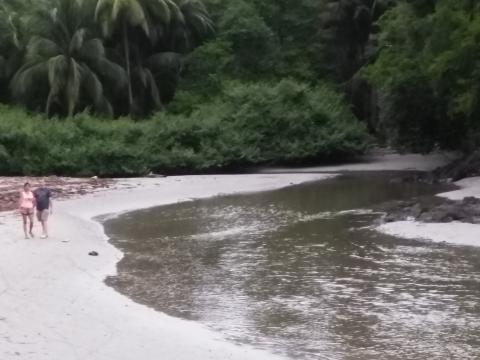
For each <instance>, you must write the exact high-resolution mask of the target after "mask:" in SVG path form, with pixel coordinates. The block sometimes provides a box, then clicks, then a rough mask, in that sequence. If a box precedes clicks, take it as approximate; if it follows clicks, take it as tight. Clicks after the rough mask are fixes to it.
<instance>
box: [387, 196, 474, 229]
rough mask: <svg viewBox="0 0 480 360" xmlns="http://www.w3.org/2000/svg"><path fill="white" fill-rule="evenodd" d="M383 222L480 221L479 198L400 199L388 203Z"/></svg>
mask: <svg viewBox="0 0 480 360" xmlns="http://www.w3.org/2000/svg"><path fill="white" fill-rule="evenodd" d="M383 210H384V211H385V212H386V215H385V217H384V221H385V222H393V221H403V220H409V219H414V220H418V221H422V222H434V223H446V222H452V221H460V222H466V223H472V224H479V223H480V199H477V198H472V197H469V198H465V199H463V200H459V201H454V200H448V199H442V198H435V199H434V200H432V199H417V200H414V201H400V202H395V203H393V204H390V205H388V206H387V207H385V208H384V209H383Z"/></svg>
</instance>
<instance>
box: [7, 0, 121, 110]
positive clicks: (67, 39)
mask: <svg viewBox="0 0 480 360" xmlns="http://www.w3.org/2000/svg"><path fill="white" fill-rule="evenodd" d="M93 10H94V8H93V3H91V2H89V1H88V0H84V1H80V0H54V1H53V4H52V2H49V3H48V4H46V5H45V6H44V7H42V8H41V9H39V10H37V11H35V12H34V14H33V15H32V17H31V20H30V22H29V26H30V28H31V31H32V33H33V34H34V35H33V36H32V37H31V39H30V41H29V42H28V44H27V46H26V55H25V60H24V64H23V66H22V67H21V68H20V69H19V70H18V71H17V73H16V74H15V76H14V77H13V79H12V81H11V89H12V93H13V95H14V97H15V98H16V99H19V100H20V101H22V102H23V103H25V105H27V106H29V107H30V108H35V107H38V106H40V104H41V103H43V104H44V108H45V112H46V113H47V114H48V115H51V114H52V112H53V110H55V111H56V112H60V113H64V114H66V115H68V116H72V115H73V114H74V113H75V111H77V110H79V109H80V108H87V107H93V109H94V110H95V111H96V112H99V113H106V114H112V113H113V109H112V106H111V104H110V102H109V101H108V100H107V98H106V96H105V91H104V90H105V87H104V83H105V84H107V83H109V82H113V81H115V86H116V87H117V88H122V87H125V85H126V76H125V72H124V70H123V69H122V67H121V66H119V65H117V64H115V63H113V62H111V61H109V60H108V59H107V56H106V52H105V48H104V46H103V43H102V40H101V39H100V38H99V37H97V36H96V34H95V24H94V23H93V21H92V20H93ZM45 93H48V97H47V98H46V99H45V95H44V94H45Z"/></svg>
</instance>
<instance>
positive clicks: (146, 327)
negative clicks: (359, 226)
mask: <svg viewBox="0 0 480 360" xmlns="http://www.w3.org/2000/svg"><path fill="white" fill-rule="evenodd" d="M446 161H448V159H443V162H446ZM440 162H441V161H439V160H438V161H434V162H431V161H430V158H429V157H422V158H418V157H415V158H414V161H413V160H412V158H408V159H407V158H403V159H402V161H398V163H397V166H395V168H394V166H393V165H391V164H390V166H389V170H419V171H420V170H424V171H426V170H431V169H432V168H434V167H436V166H438V165H439V163H440ZM386 163H387V162H384V163H383V164H386ZM400 165H402V166H400ZM372 166H373V167H375V166H374V165H372ZM377 167H378V170H385V167H386V165H385V166H384V165H379V166H377ZM393 168H394V169H393ZM342 170H347V171H348V169H346V167H343V168H342ZM353 170H358V168H357V166H356V165H355V168H354V169H353ZM325 171H329V170H325ZM332 176H335V175H334V174H321V173H303V174H301V173H297V174H293V173H291V174H257V175H204V176H179V177H167V178H149V179H119V180H116V181H115V184H114V185H112V186H109V187H108V188H103V189H101V190H98V191H92V192H91V193H90V194H86V195H82V196H79V197H78V196H76V197H74V198H70V199H63V200H61V201H56V202H55V203H54V213H53V216H52V218H51V237H50V238H49V239H48V240H40V239H39V238H35V239H30V240H25V239H23V235H22V229H21V220H20V218H19V216H18V215H17V214H16V213H15V212H4V213H2V215H0V247H1V251H0V359H2V360H10V359H31V360H57V359H58V360H60V359H61V360H70V359H72V360H76V359H89V360H123V359H125V360H127V359H128V360H130V359H142V360H153V359H158V358H162V359H168V360H169V359H171V360H183V359H185V360H187V359H189V360H190V359H192V360H193V359H212V360H215V359H218V360H220V359H238V360H244V359H259V360H261V359H280V358H281V357H280V356H278V355H274V354H271V353H269V352H266V351H262V350H257V349H253V348H252V347H250V346H240V345H236V344H233V343H231V342H229V341H227V340H226V339H224V338H222V336H221V335H220V334H218V333H215V332H213V331H211V330H208V329H207V328H205V327H204V326H202V325H199V324H197V323H195V322H190V321H184V320H180V319H177V318H173V317H169V316H167V315H164V314H162V313H159V312H156V311H154V310H153V309H150V308H148V307H145V306H142V305H139V304H136V303H134V302H133V301H131V300H130V299H128V298H126V297H124V296H123V295H120V294H119V293H117V292H115V291H114V290H113V289H112V288H109V287H107V286H106V285H105V284H104V280H105V278H106V277H107V276H108V275H112V274H115V272H116V264H117V262H118V261H119V260H120V259H121V258H122V256H123V254H122V253H121V252H120V251H119V250H117V249H116V248H115V247H113V246H112V245H111V244H110V243H109V242H108V238H107V237H106V235H105V234H104V231H103V228H102V225H101V223H100V222H99V218H98V217H103V218H105V217H109V216H118V215H119V214H122V213H125V212H129V211H133V210H137V209H144V208H149V207H154V206H160V205H167V204H173V203H178V202H183V201H192V200H195V199H200V198H207V197H212V196H218V195H226V194H234V193H248V192H258V191H266V190H273V189H278V188H282V187H287V186H291V185H295V184H300V183H304V182H310V181H320V180H323V179H327V178H329V177H332ZM0 181H1V180H0ZM467 182H468V184H465V183H467ZM479 184H480V179H470V180H468V181H467V180H465V181H464V184H463V187H464V190H460V192H453V193H450V195H448V194H447V195H446V196H452V197H453V196H458V197H461V196H463V195H464V194H470V195H475V194H478V193H477V190H478V189H479ZM459 185H460V186H462V184H459ZM461 191H463V192H461ZM478 195H479V196H480V194H478ZM404 225H405V224H400V225H398V224H397V225H396V224H395V223H392V224H388V225H386V226H385V227H382V228H381V229H379V230H381V231H385V232H389V233H394V230H393V229H395V226H399V227H400V229H405V228H406V226H404ZM410 225H411V228H413V227H414V226H417V224H410ZM440 225H441V226H447V227H451V228H452V229H455V230H454V231H455V232H456V233H457V234H458V231H460V225H458V227H457V225H456V224H439V225H437V224H433V225H431V226H432V229H433V228H435V229H439V227H438V228H437V226H440ZM464 225H466V224H461V226H464ZM417 227H418V226H417ZM35 230H36V234H37V235H38V234H39V226H38V224H37V225H36V229H35ZM427 230H428V231H423V233H421V235H422V236H421V237H422V238H429V236H430V235H431V236H430V238H431V239H432V240H434V238H435V236H436V235H435V233H434V232H433V231H431V229H430V228H428V229H427ZM462 231H463V230H462ZM465 231H466V233H468V234H470V235H471V234H472V233H473V234H475V232H476V231H479V228H478V226H475V225H472V227H471V228H470V227H468V229H466V230H465ZM441 233H442V234H443V233H444V232H443V231H442V232H441ZM411 234H412V235H411V236H412V237H417V235H419V234H420V233H414V232H412V233H411ZM398 235H399V236H408V237H409V236H410V233H409V234H407V233H404V232H401V233H400V232H399V233H398ZM439 241H441V240H439ZM91 251H96V252H98V254H99V256H89V255H88V254H89V252H91Z"/></svg>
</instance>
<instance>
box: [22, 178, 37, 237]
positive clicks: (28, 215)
mask: <svg viewBox="0 0 480 360" xmlns="http://www.w3.org/2000/svg"><path fill="white" fill-rule="evenodd" d="M19 207H20V214H21V215H22V218H23V231H24V232H25V239H28V238H29V237H28V235H29V234H30V236H31V237H32V238H33V232H32V230H33V212H34V211H35V210H34V209H35V196H34V195H33V192H32V190H31V188H30V184H29V183H28V182H27V183H25V185H23V190H22V191H20V202H19ZM29 220H30V224H28V221H29ZM28 225H30V227H29V229H30V231H28V232H27V229H28Z"/></svg>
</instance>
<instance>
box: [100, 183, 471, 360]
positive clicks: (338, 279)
mask: <svg viewBox="0 0 480 360" xmlns="http://www.w3.org/2000/svg"><path fill="white" fill-rule="evenodd" d="M437 190H440V189H439V188H438V187H437V188H435V187H432V186H428V185H423V184H419V183H401V182H397V181H395V182H393V181H391V177H390V176H387V175H369V176H345V177H341V178H338V179H334V180H329V181H325V182H321V183H316V184H308V185H303V186H297V187H293V188H288V189H283V190H279V191H272V192H267V193H261V194H252V195H243V196H229V197H222V198H216V199H210V200H201V201H196V202H191V203H185V204H178V205H172V206H167V207H162V208H157V209H151V210H147V211H141V212H136V213H133V214H130V215H128V217H121V218H119V219H112V220H109V221H108V222H107V224H106V225H107V230H108V233H109V235H110V236H111V237H112V239H113V240H112V241H113V242H114V243H115V244H116V245H117V246H118V247H119V248H121V249H122V250H123V251H124V252H125V253H126V256H125V258H124V259H123V260H122V261H121V262H120V264H119V269H118V270H119V272H118V276H116V277H112V278H109V279H108V280H107V283H108V284H110V285H112V286H114V287H115V288H116V289H117V290H119V291H120V292H122V293H124V294H126V295H128V296H130V297H132V298H133V299H134V300H136V301H138V302H140V303H144V304H147V305H150V306H153V307H154V308H156V309H158V310H159V311H163V312H165V313H168V314H170V315H173V316H178V317H182V318H187V319H192V320H197V321H200V322H202V323H204V324H207V325H208V326H210V327H211V328H213V329H216V330H218V331H220V332H222V333H223V334H225V335H226V336H227V337H228V338H230V339H232V340H233V341H237V342H241V343H249V344H253V345H255V346H257V347H262V348H266V349H269V350H271V351H272V352H278V353H281V354H285V355H288V356H290V357H291V358H294V359H308V360H310V359H323V358H325V359H342V360H344V359H352V360H353V359H355V360H366V359H398V360H405V359H450V358H451V359H476V358H480V350H479V349H480V306H479V304H478V303H479V300H480V249H476V248H466V247H453V246H447V245H442V244H431V243H425V242H420V241H410V240H401V239H395V238H392V237H388V236H385V235H381V234H378V233H376V232H374V231H373V230H371V226H372V224H374V223H375V222H376V221H378V218H379V216H380V215H379V213H378V212H377V211H375V209H376V207H377V205H379V204H381V203H383V202H385V201H389V200H393V199H408V198H411V197H414V196H419V195H426V196H428V195H431V194H433V193H434V192H435V191H437Z"/></svg>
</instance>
